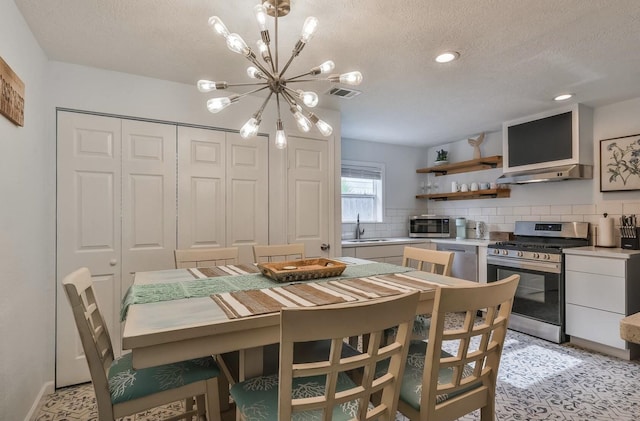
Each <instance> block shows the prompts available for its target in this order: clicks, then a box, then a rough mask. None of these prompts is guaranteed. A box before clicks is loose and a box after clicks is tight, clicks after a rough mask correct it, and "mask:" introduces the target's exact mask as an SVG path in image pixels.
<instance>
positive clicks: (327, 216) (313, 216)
mask: <svg viewBox="0 0 640 421" xmlns="http://www.w3.org/2000/svg"><path fill="white" fill-rule="evenodd" d="M287 154H288V155H287V159H288V168H289V170H288V176H287V180H288V188H287V194H288V197H287V200H288V216H287V217H288V221H289V226H288V238H289V242H290V243H304V245H305V254H306V255H307V257H318V256H321V257H328V256H329V251H328V250H322V249H321V246H322V244H324V243H326V244H329V229H330V226H331V223H332V217H331V215H332V205H331V203H330V201H329V199H330V198H329V180H330V177H329V171H330V168H329V145H328V141H327V140H324V139H322V140H321V139H318V140H316V139H306V138H301V137H295V136H289V139H288V146H287Z"/></svg>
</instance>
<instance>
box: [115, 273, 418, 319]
mask: <svg viewBox="0 0 640 421" xmlns="http://www.w3.org/2000/svg"><path fill="white" fill-rule="evenodd" d="M414 270H415V269H413V268H408V267H403V266H397V265H392V264H389V263H367V264H363V265H350V266H347V268H346V269H345V270H344V272H342V275H340V276H334V277H331V278H321V279H314V280H310V281H303V282H327V281H334V280H338V279H348V278H363V277H368V276H375V275H386V274H389V273H404V272H410V271H414ZM295 283H300V281H295V282H276V281H274V280H273V279H270V278H267V277H266V276H264V275H262V274H259V273H254V274H248V275H229V276H217V277H214V278H206V279H193V280H188V281H181V282H171V283H164V284H148V285H132V286H131V287H130V288H129V289H128V290H127V293H126V294H125V296H124V298H123V299H122V306H121V310H120V320H121V321H124V320H125V319H126V317H127V311H128V310H129V306H130V305H132V304H146V303H155V302H159V301H171V300H180V299H183V298H194V297H208V296H209V295H211V294H219V293H223V292H232V291H245V290H249V289H260V288H273V287H276V286H286V285H291V284H295Z"/></svg>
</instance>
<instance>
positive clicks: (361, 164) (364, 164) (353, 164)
mask: <svg viewBox="0 0 640 421" xmlns="http://www.w3.org/2000/svg"><path fill="white" fill-rule="evenodd" d="M344 167H350V168H353V169H354V170H356V171H357V170H358V169H361V170H362V171H374V172H378V173H379V174H380V186H381V192H380V195H379V197H380V211H379V215H380V220H379V221H375V222H372V221H362V220H361V221H360V222H362V223H367V224H375V223H378V224H379V223H383V222H384V221H385V209H386V204H385V197H386V194H385V188H386V182H385V164H384V163H382V162H370V161H351V160H343V161H342V162H341V165H340V180H342V172H343V171H342V170H343V168H344ZM340 203H342V189H340ZM340 218H341V219H342V211H341V212H340ZM354 222H356V221H355V219H354V220H342V223H354Z"/></svg>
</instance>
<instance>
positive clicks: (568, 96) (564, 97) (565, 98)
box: [553, 94, 573, 101]
mask: <svg viewBox="0 0 640 421" xmlns="http://www.w3.org/2000/svg"><path fill="white" fill-rule="evenodd" d="M569 98H573V94H562V95H558V96H557V97H555V98H553V100H554V101H566V100H567V99H569Z"/></svg>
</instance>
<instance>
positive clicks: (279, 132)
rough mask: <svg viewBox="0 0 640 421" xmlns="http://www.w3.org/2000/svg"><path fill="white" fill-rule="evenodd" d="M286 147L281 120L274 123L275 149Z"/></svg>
mask: <svg viewBox="0 0 640 421" xmlns="http://www.w3.org/2000/svg"><path fill="white" fill-rule="evenodd" d="M286 147H287V135H286V133H285V132H284V127H283V126H282V120H280V119H278V121H277V122H276V148H278V149H284V148H286Z"/></svg>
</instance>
